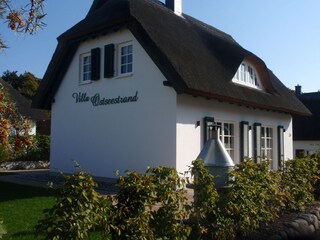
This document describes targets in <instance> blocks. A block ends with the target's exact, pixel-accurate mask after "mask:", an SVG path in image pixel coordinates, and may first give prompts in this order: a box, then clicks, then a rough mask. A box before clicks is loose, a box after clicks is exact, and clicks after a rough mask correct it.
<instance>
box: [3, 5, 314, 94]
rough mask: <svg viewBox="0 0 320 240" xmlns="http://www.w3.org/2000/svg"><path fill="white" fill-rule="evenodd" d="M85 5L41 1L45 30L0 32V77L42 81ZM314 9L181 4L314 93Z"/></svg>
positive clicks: (279, 73) (290, 82) (284, 79)
mask: <svg viewBox="0 0 320 240" xmlns="http://www.w3.org/2000/svg"><path fill="white" fill-rule="evenodd" d="M20 1H22V0H20ZM23 1H25V0H23ZM162 1H164V0H162ZM91 3H92V0H47V1H46V12H47V16H46V19H45V23H46V24H47V27H46V28H44V29H43V30H40V31H39V32H38V33H37V34H36V35H34V36H17V35H16V34H15V33H13V32H11V31H9V30H7V29H5V28H1V32H0V34H1V36H2V37H3V38H4V39H5V41H6V43H7V44H8V45H9V46H10V48H9V49H7V50H5V51H4V52H2V53H0V75H2V73H3V72H4V71H5V70H10V71H18V72H19V73H23V72H25V71H30V72H32V73H34V74H35V75H36V76H37V77H39V78H42V77H43V75H44V73H45V71H46V68H47V66H48V64H49V62H50V59H51V57H52V54H53V52H54V50H55V47H56V45H57V41H56V38H57V37H58V36H59V35H60V34H61V33H63V32H64V31H65V30H67V29H68V28H70V27H71V26H73V25H74V24H75V23H77V22H78V21H80V20H81V19H82V18H84V17H85V15H86V13H87V11H88V10H89V8H90V6H91ZM319 11H320V1H319V0H183V12H184V13H186V14H188V15H190V16H193V17H195V18H197V19H199V20H201V21H203V22H205V23H207V24H210V25H212V26H214V27H216V28H218V29H220V30H222V31H224V32H226V33H228V34H230V35H231V36H232V37H233V38H234V39H235V40H236V41H237V42H238V43H239V44H240V45H242V46H243V47H244V48H246V49H247V50H249V51H251V52H253V53H255V54H256V55H258V56H259V57H260V58H262V59H263V60H264V61H265V63H266V64H267V66H268V67H269V68H270V69H271V70H272V71H273V72H274V73H275V74H276V75H277V76H278V78H279V79H280V80H281V81H282V82H283V83H284V84H285V85H286V86H287V87H289V88H291V89H294V86H295V85H297V84H300V85H301V86H302V91H303V92H312V91H318V90H319V89H320V77H319V74H318V71H319V70H320V14H319Z"/></svg>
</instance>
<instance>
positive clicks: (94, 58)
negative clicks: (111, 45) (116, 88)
mask: <svg viewBox="0 0 320 240" xmlns="http://www.w3.org/2000/svg"><path fill="white" fill-rule="evenodd" d="M100 57H101V50H100V48H94V49H91V80H93V81H97V80H99V79H100Z"/></svg>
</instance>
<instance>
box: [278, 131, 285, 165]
mask: <svg viewBox="0 0 320 240" xmlns="http://www.w3.org/2000/svg"><path fill="white" fill-rule="evenodd" d="M283 162H284V127H283V126H278V168H279V169H283Z"/></svg>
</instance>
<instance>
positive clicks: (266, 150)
mask: <svg viewBox="0 0 320 240" xmlns="http://www.w3.org/2000/svg"><path fill="white" fill-rule="evenodd" d="M261 157H262V159H265V160H270V161H272V159H273V129H272V128H271V127H263V126H262V127H261Z"/></svg>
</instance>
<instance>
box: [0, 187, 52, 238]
mask: <svg viewBox="0 0 320 240" xmlns="http://www.w3.org/2000/svg"><path fill="white" fill-rule="evenodd" d="M54 195H55V192H54V190H52V189H45V188H39V187H30V186H23V185H18V184H12V183H5V182H0V217H1V218H2V219H3V220H4V225H5V228H6V230H7V234H6V235H4V237H3V239H2V240H18V239H19V240H34V239H37V238H36V237H35V235H34V233H35V232H34V228H35V225H36V224H37V222H38V220H39V219H41V218H42V211H43V210H44V209H45V208H50V207H51V206H52V205H53V204H54V202H55V196H54Z"/></svg>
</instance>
